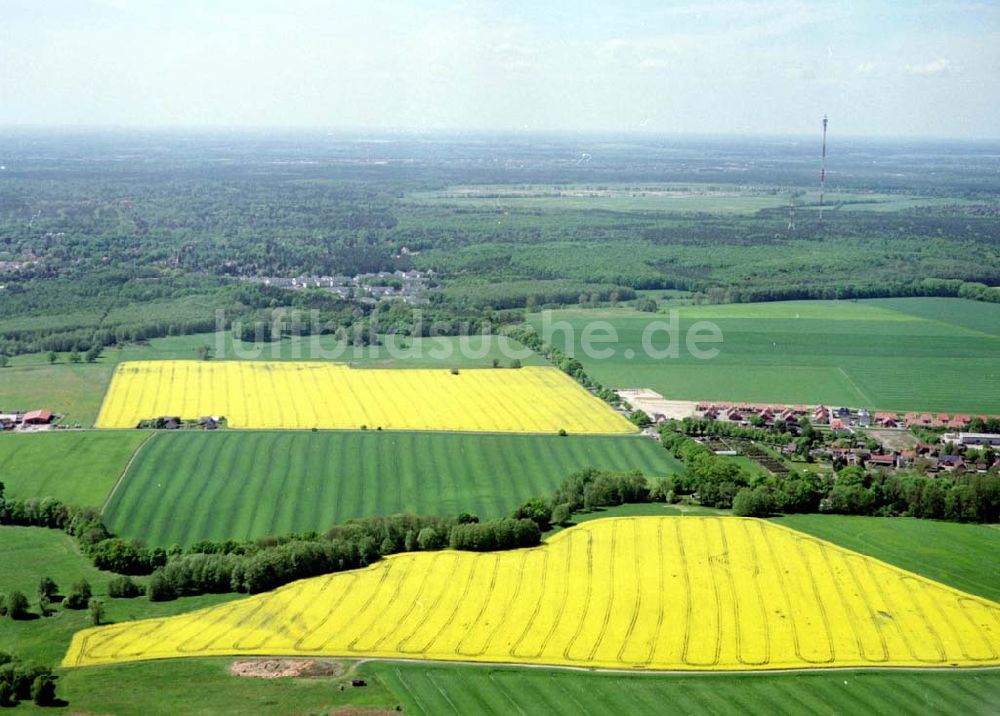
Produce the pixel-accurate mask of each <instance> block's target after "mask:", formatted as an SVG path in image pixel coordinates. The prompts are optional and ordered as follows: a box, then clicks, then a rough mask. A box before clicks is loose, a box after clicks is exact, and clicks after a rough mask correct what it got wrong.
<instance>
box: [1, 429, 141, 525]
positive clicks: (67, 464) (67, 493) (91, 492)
mask: <svg viewBox="0 0 1000 716" xmlns="http://www.w3.org/2000/svg"><path fill="white" fill-rule="evenodd" d="M149 436H150V433H148V432H139V431H132V432H116V433H110V432H108V433H98V432H90V431H87V432H83V431H81V432H77V431H73V432H50V433H29V434H21V435H13V434H5V435H0V482H3V484H4V486H5V487H6V495H7V496H8V497H11V498H14V499H20V500H26V499H30V498H38V497H55V498H57V499H59V500H61V501H63V502H65V503H66V504H69V505H89V506H92V507H100V506H101V505H102V504H103V503H104V499H105V498H106V497H107V496H108V493H109V492H110V491H111V488H112V487H113V486H114V484H115V481H116V480H117V479H118V477H119V476H120V475H121V473H122V471H123V470H124V469H125V465H126V464H127V463H128V460H129V458H130V457H131V456H132V453H133V452H134V451H135V450H136V449H137V448H138V447H139V445H141V444H142V442H143V440H146V439H147V438H148V437H149Z"/></svg>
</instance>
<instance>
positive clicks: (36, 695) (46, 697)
mask: <svg viewBox="0 0 1000 716" xmlns="http://www.w3.org/2000/svg"><path fill="white" fill-rule="evenodd" d="M31 699H32V700H33V701H34V702H35V703H36V704H37V705H38V706H51V705H52V704H54V703H55V700H56V682H55V679H53V678H52V674H39V675H38V676H36V677H35V679H34V681H32V682H31Z"/></svg>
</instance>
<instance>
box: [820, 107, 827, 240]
mask: <svg viewBox="0 0 1000 716" xmlns="http://www.w3.org/2000/svg"><path fill="white" fill-rule="evenodd" d="M826 122H827V119H826V115H825V114H824V115H823V159H822V163H821V164H820V170H819V225H820V226H822V225H823V193H824V192H825V191H826Z"/></svg>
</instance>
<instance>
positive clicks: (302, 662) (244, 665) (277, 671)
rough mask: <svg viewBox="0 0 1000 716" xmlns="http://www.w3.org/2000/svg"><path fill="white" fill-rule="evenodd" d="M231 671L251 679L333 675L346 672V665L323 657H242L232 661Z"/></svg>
mask: <svg viewBox="0 0 1000 716" xmlns="http://www.w3.org/2000/svg"><path fill="white" fill-rule="evenodd" d="M229 673H230V674H232V675H233V676H243V677H247V678H251V679H283V678H299V679H301V678H317V677H333V676H342V675H343V674H344V665H343V664H341V663H339V662H336V661H323V660H321V659H242V660H240V661H234V662H233V663H232V665H231V666H230V667H229Z"/></svg>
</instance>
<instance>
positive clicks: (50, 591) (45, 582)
mask: <svg viewBox="0 0 1000 716" xmlns="http://www.w3.org/2000/svg"><path fill="white" fill-rule="evenodd" d="M57 594H59V586H58V585H57V584H56V583H55V582H54V581H53V580H52V578H51V577H42V578H41V580H39V582H38V598H39V599H41V598H42V597H48V598H49V600H51V599H52V597H54V596H56V595H57Z"/></svg>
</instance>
